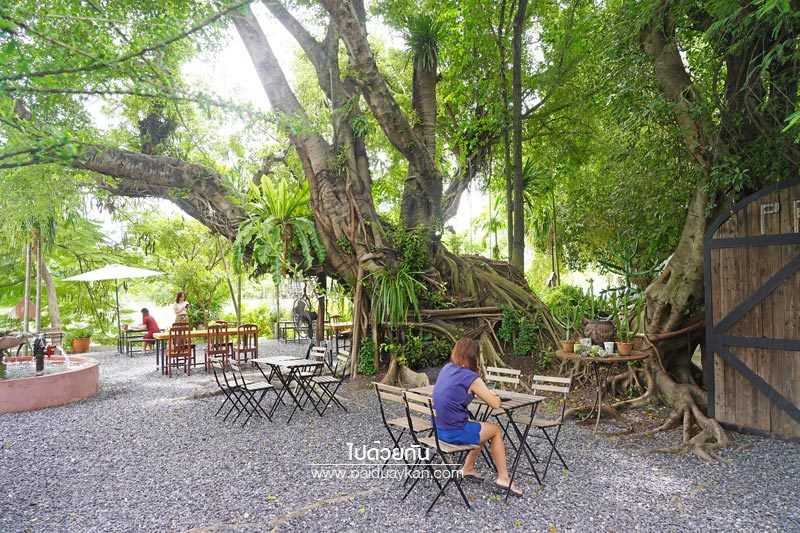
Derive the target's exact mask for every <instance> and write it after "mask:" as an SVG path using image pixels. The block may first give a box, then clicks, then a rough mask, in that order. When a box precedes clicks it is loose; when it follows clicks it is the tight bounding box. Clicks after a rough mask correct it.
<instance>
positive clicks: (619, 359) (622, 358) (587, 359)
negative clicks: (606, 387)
mask: <svg viewBox="0 0 800 533" xmlns="http://www.w3.org/2000/svg"><path fill="white" fill-rule="evenodd" d="M556 357H558V358H559V359H566V360H568V361H581V362H584V363H597V364H604V365H610V364H612V363H624V362H626V361H641V360H643V359H647V358H648V357H649V355H648V354H646V353H645V352H631V354H630V355H619V354H616V355H606V356H604V357H601V356H599V355H594V356H588V355H581V354H579V353H570V352H565V351H564V350H556Z"/></svg>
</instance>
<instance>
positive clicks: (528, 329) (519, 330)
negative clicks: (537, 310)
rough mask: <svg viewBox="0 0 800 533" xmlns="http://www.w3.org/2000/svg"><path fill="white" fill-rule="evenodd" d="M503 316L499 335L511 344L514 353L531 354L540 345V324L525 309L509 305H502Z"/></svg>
mask: <svg viewBox="0 0 800 533" xmlns="http://www.w3.org/2000/svg"><path fill="white" fill-rule="evenodd" d="M500 308H501V309H502V311H503V316H502V318H501V319H500V327H499V328H498V331H497V336H498V337H499V338H500V339H501V340H503V341H505V342H507V343H510V344H511V351H512V352H513V353H514V355H530V354H531V353H532V352H533V349H534V348H536V347H537V346H538V333H539V324H537V323H536V321H534V320H533V319H532V318H531V317H530V315H528V314H527V313H525V312H524V311H518V310H516V309H513V308H511V307H508V306H501V307H500Z"/></svg>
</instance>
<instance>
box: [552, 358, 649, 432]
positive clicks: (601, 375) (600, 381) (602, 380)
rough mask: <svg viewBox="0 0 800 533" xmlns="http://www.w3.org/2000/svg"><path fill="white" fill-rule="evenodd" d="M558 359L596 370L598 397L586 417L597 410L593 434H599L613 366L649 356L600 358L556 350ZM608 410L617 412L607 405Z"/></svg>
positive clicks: (595, 378) (589, 416)
mask: <svg viewBox="0 0 800 533" xmlns="http://www.w3.org/2000/svg"><path fill="white" fill-rule="evenodd" d="M556 357H558V358H559V359H565V360H567V361H580V362H581V363H588V364H590V365H591V366H592V368H593V369H594V380H595V384H596V386H597V395H596V396H595V399H594V404H593V405H592V408H591V409H590V410H589V414H588V415H586V419H588V418H591V416H592V413H594V412H595V410H597V420H596V421H595V423H594V431H593V433H596V432H597V428H598V426H599V425H600V414H601V413H602V412H603V407H604V405H603V395H604V394H605V390H606V382H607V381H608V373H609V371H610V370H611V365H613V364H615V363H630V362H632V361H642V360H643V359H647V357H648V355H647V354H646V353H644V352H631V355H619V354H615V355H608V356H605V357H600V356H589V355H581V354H578V353H570V352H565V351H564V350H556ZM601 366H603V367H605V372H603V371H601V370H600V367H601ZM605 408H606V410H608V411H609V412H612V413H615V412H616V410H615V409H614V408H613V407H611V406H610V405H605Z"/></svg>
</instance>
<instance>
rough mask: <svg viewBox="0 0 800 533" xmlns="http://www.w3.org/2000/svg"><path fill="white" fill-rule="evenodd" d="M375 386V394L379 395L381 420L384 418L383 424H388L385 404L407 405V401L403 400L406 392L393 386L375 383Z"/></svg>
mask: <svg viewBox="0 0 800 533" xmlns="http://www.w3.org/2000/svg"><path fill="white" fill-rule="evenodd" d="M374 385H375V393H376V394H377V395H378V406H379V407H380V409H381V418H383V423H384V424H386V411H385V409H386V408H385V407H384V405H383V402H384V401H387V402H395V403H398V404H400V405H405V400H403V392H404V391H403V389H401V388H400V387H393V386H392V385H385V384H383V383H375V384H374Z"/></svg>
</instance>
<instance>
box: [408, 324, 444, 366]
mask: <svg viewBox="0 0 800 533" xmlns="http://www.w3.org/2000/svg"><path fill="white" fill-rule="evenodd" d="M451 349H452V343H451V342H450V341H448V340H446V339H441V338H439V337H436V336H435V335H433V334H432V333H430V332H421V333H420V334H419V335H414V334H412V333H408V334H407V335H406V337H405V342H404V343H403V344H402V345H401V346H399V347H397V362H398V363H400V364H402V365H405V366H407V367H408V368H410V369H411V370H421V369H423V368H429V367H437V366H441V365H442V364H444V362H446V361H447V360H448V359H449V357H450V350H451Z"/></svg>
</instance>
